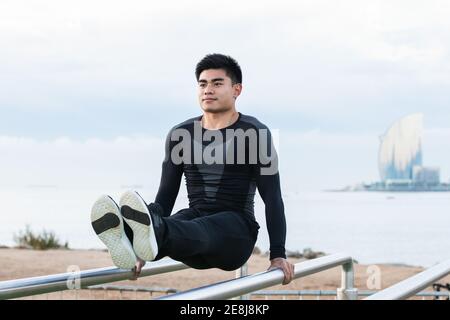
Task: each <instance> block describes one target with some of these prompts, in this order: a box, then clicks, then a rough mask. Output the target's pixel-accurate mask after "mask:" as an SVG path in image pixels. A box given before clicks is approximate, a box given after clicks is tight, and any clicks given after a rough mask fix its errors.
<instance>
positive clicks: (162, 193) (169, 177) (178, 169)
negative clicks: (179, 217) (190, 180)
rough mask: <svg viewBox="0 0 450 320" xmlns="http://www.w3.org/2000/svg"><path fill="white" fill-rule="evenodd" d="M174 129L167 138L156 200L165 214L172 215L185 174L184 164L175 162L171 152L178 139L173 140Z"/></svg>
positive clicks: (166, 215)
mask: <svg viewBox="0 0 450 320" xmlns="http://www.w3.org/2000/svg"><path fill="white" fill-rule="evenodd" d="M171 134H172V130H171V131H170V132H169V134H168V135H167V138H166V145H165V157H164V161H163V163H162V170H161V181H160V183H159V189H158V193H157V195H156V199H155V202H156V203H158V204H159V205H161V207H162V208H163V212H164V216H165V217H168V216H170V214H171V212H172V209H173V206H174V204H175V200H176V199H177V195H178V191H179V190H180V183H181V177H182V175H183V164H174V163H173V161H172V159H171V152H172V148H173V146H174V145H175V144H176V141H171V139H170V137H171Z"/></svg>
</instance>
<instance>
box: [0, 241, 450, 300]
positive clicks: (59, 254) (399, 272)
mask: <svg viewBox="0 0 450 320" xmlns="http://www.w3.org/2000/svg"><path fill="white" fill-rule="evenodd" d="M289 261H291V262H292V263H297V262H300V261H302V260H300V259H294V258H289ZM72 265H76V266H78V267H79V268H80V269H81V270H86V269H93V268H100V267H109V266H112V261H111V258H110V256H109V254H108V253H107V252H105V251H101V250H47V251H35V250H27V249H12V248H4V249H0V281H4V280H13V279H19V278H27V277H34V276H42V275H50V274H55V273H65V272H68V267H69V266H72ZM268 266H269V260H268V257H267V256H262V255H257V254H254V255H252V257H251V258H250V259H249V262H248V272H249V273H250V274H252V273H256V272H260V271H264V270H266V269H267V268H268ZM369 267H370V268H369ZM354 268H355V287H356V288H358V290H360V291H361V290H369V289H372V288H370V287H369V288H368V279H369V276H370V275H371V274H370V273H368V271H370V270H371V268H374V265H372V266H368V265H363V264H355V266H354ZM375 268H379V270H380V275H381V277H380V278H381V279H380V280H381V281H380V284H381V288H382V289H383V288H386V287H388V286H391V285H392V284H395V283H396V282H399V281H401V280H403V279H406V278H408V277H410V276H412V275H414V274H416V273H418V272H420V271H422V270H423V268H421V267H413V266H399V265H388V264H380V265H376V266H375ZM235 275H236V273H235V272H234V271H222V270H219V269H208V270H195V269H187V270H181V271H176V272H171V273H167V274H162V275H156V276H150V277H143V278H139V279H138V280H136V281H129V280H127V281H120V282H114V283H112V284H113V285H127V286H144V287H150V288H156V287H160V288H171V289H176V290H187V289H190V288H194V287H199V286H203V285H208V284H212V283H214V282H219V281H223V280H228V279H233V278H235ZM340 281H341V268H340V267H336V268H333V269H329V270H326V271H322V272H320V273H317V274H314V275H311V276H307V277H304V278H300V279H296V280H294V281H292V282H291V283H290V284H288V285H285V286H283V285H277V286H274V287H271V288H266V289H265V290H279V289H283V290H336V288H338V287H340ZM449 282H450V276H447V277H446V278H443V279H441V280H440V281H439V283H449ZM371 284H372V285H373V284H374V282H373V281H369V286H370V285H371ZM427 290H431V288H428V289H427ZM161 294H162V293H161ZM157 295H158V294H153V296H150V294H148V293H138V294H135V293H122V294H120V293H119V292H107V293H105V292H100V291H92V290H82V292H81V293H77V294H76V295H74V293H73V292H71V291H65V292H64V293H52V294H46V295H40V296H35V297H33V299H36V298H38V299H74V298H79V299H120V298H122V299H148V298H150V297H154V296H157ZM255 298H256V297H255ZM260 298H264V297H260ZM268 298H270V299H275V298H276V299H281V298H282V297H268ZM295 298H298V297H295ZM305 298H307V297H305ZM309 298H314V299H316V297H309ZM324 298H326V297H321V299H324ZM29 299H30V298H29Z"/></svg>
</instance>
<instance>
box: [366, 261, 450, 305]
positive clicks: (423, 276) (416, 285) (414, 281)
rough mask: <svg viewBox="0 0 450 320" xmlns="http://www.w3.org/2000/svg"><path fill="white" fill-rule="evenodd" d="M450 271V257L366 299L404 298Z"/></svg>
mask: <svg viewBox="0 0 450 320" xmlns="http://www.w3.org/2000/svg"><path fill="white" fill-rule="evenodd" d="M449 273H450V259H449V260H446V261H444V262H441V263H439V264H437V265H435V266H433V267H431V268H428V269H427V270H425V271H422V272H420V273H418V274H416V275H415V276H412V277H410V278H408V279H406V280H403V281H401V282H399V283H397V284H395V285H393V286H391V287H389V288H386V289H384V290H381V291H379V292H377V293H375V294H374V295H371V296H369V297H367V298H366V299H365V300H402V299H407V298H409V297H411V296H413V295H415V294H416V293H417V292H419V291H420V290H423V289H425V288H426V287H429V286H430V285H432V284H433V283H434V282H435V281H436V280H439V279H441V278H443V277H445V276H446V275H448V274H449Z"/></svg>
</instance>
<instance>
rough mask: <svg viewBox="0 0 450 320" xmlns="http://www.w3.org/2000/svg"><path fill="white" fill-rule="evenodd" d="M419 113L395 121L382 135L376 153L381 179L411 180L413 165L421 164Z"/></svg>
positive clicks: (421, 117)
mask: <svg viewBox="0 0 450 320" xmlns="http://www.w3.org/2000/svg"><path fill="white" fill-rule="evenodd" d="M422 119H423V115H422V114H420V113H416V114H412V115H409V116H406V117H404V118H402V119H400V120H399V121H397V122H395V123H394V124H393V125H392V126H391V127H390V128H389V129H388V131H387V132H386V134H385V135H384V136H382V137H380V139H381V143H380V150H379V153H378V167H379V170H380V176H381V181H383V182H386V181H388V180H405V179H406V180H412V179H413V167H414V166H422V131H423V127H422V121H423V120H422Z"/></svg>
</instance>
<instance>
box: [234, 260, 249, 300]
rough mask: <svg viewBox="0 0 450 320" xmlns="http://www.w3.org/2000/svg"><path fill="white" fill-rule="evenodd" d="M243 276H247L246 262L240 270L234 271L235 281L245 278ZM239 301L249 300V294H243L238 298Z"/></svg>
mask: <svg viewBox="0 0 450 320" xmlns="http://www.w3.org/2000/svg"><path fill="white" fill-rule="evenodd" d="M245 276H248V264H247V262H246V263H244V265H243V266H242V267H241V268H240V269H238V270H236V278H237V279H238V278H242V277H245ZM239 299H240V300H250V295H249V294H244V295H242V296H240V297H239Z"/></svg>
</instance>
